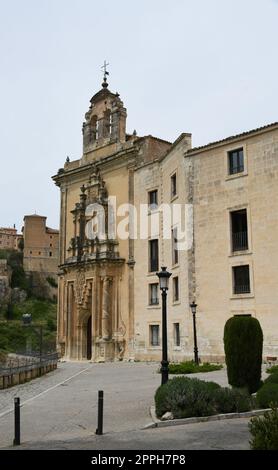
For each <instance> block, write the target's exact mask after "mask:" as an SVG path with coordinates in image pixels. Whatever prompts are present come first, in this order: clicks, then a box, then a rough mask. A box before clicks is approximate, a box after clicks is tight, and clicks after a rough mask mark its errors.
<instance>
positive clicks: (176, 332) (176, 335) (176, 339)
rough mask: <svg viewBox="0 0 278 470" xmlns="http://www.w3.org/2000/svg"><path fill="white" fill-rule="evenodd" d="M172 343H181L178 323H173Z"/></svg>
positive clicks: (176, 344)
mask: <svg viewBox="0 0 278 470" xmlns="http://www.w3.org/2000/svg"><path fill="white" fill-rule="evenodd" d="M174 345H175V346H180V345H181V337H180V324H179V323H174Z"/></svg>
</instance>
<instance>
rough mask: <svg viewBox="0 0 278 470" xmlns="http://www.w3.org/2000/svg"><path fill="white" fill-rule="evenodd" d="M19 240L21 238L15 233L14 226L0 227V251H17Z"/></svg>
mask: <svg viewBox="0 0 278 470" xmlns="http://www.w3.org/2000/svg"><path fill="white" fill-rule="evenodd" d="M20 238H22V236H21V235H20V234H18V233H17V229H16V228H15V226H13V228H11V227H7V228H6V227H0V250H18V249H19V245H18V243H19V240H20Z"/></svg>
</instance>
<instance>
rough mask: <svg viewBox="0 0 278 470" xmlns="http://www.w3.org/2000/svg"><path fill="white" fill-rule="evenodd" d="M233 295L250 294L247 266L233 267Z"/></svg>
mask: <svg viewBox="0 0 278 470" xmlns="http://www.w3.org/2000/svg"><path fill="white" fill-rule="evenodd" d="M233 282H234V294H249V293H250V276H249V265H246V266H234V267H233Z"/></svg>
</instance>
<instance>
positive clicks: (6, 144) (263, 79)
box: [0, 0, 278, 229]
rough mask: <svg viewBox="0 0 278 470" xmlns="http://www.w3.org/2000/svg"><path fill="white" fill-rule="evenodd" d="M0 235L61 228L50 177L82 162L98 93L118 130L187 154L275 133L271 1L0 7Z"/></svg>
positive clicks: (44, 1) (46, 1)
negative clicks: (246, 134)
mask: <svg viewBox="0 0 278 470" xmlns="http://www.w3.org/2000/svg"><path fill="white" fill-rule="evenodd" d="M0 7H1V10H0V58H1V74H0V145H1V147H0V149H1V153H0V156H1V193H0V196H1V198H0V201H1V206H0V207H1V209H0V226H11V225H12V224H14V223H15V224H16V226H17V228H18V229H21V226H22V219H23V216H24V215H25V214H31V213H34V212H35V211H36V212H37V213H38V214H42V215H46V216H47V217H48V220H47V223H48V225H49V226H52V227H54V228H56V227H58V220H59V217H58V216H59V190H58V188H57V187H56V186H55V185H54V184H53V182H52V180H51V176H52V175H54V174H55V173H56V171H57V170H58V168H60V167H62V166H63V164H64V161H65V159H66V156H67V155H69V156H70V158H71V159H76V158H80V156H81V149H82V133H81V128H82V122H83V118H84V114H85V112H86V111H87V109H88V106H89V100H90V98H91V96H92V95H93V94H94V93H95V92H97V91H98V90H99V89H100V87H101V82H102V73H101V70H100V67H101V65H102V64H103V61H104V59H106V60H107V61H108V62H109V63H110V65H109V71H110V75H109V88H110V90H111V91H113V92H115V91H118V92H119V93H120V95H121V98H122V100H123V101H124V104H125V106H126V107H127V112H128V121H127V130H128V131H129V132H132V131H133V130H134V129H136V130H137V133H138V134H139V135H146V134H152V135H154V136H157V137H161V138H164V139H166V140H170V141H173V140H175V139H176V138H177V137H178V135H179V134H180V133H181V132H192V134H193V145H194V146H196V145H201V144H205V143H208V142H211V141H213V140H217V139H219V138H224V137H227V136H229V135H233V134H235V133H240V132H242V131H245V130H249V129H253V128H256V127H260V126H263V125H265V124H268V123H271V122H275V121H278V93H277V83H278V78H277V74H278V60H277V49H278V27H277V25H278V1H277V0H171V1H169V0H132V1H131V0H98V1H96V0H24V1H22V0H10V1H7V0H0Z"/></svg>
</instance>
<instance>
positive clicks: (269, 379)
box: [264, 372, 278, 384]
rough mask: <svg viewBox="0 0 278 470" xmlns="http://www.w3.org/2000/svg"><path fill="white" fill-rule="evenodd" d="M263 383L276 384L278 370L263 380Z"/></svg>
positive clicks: (277, 381)
mask: <svg viewBox="0 0 278 470" xmlns="http://www.w3.org/2000/svg"><path fill="white" fill-rule="evenodd" d="M264 383H265V384H278V372H276V373H274V374H271V375H270V376H269V377H267V379H265V381H264Z"/></svg>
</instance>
